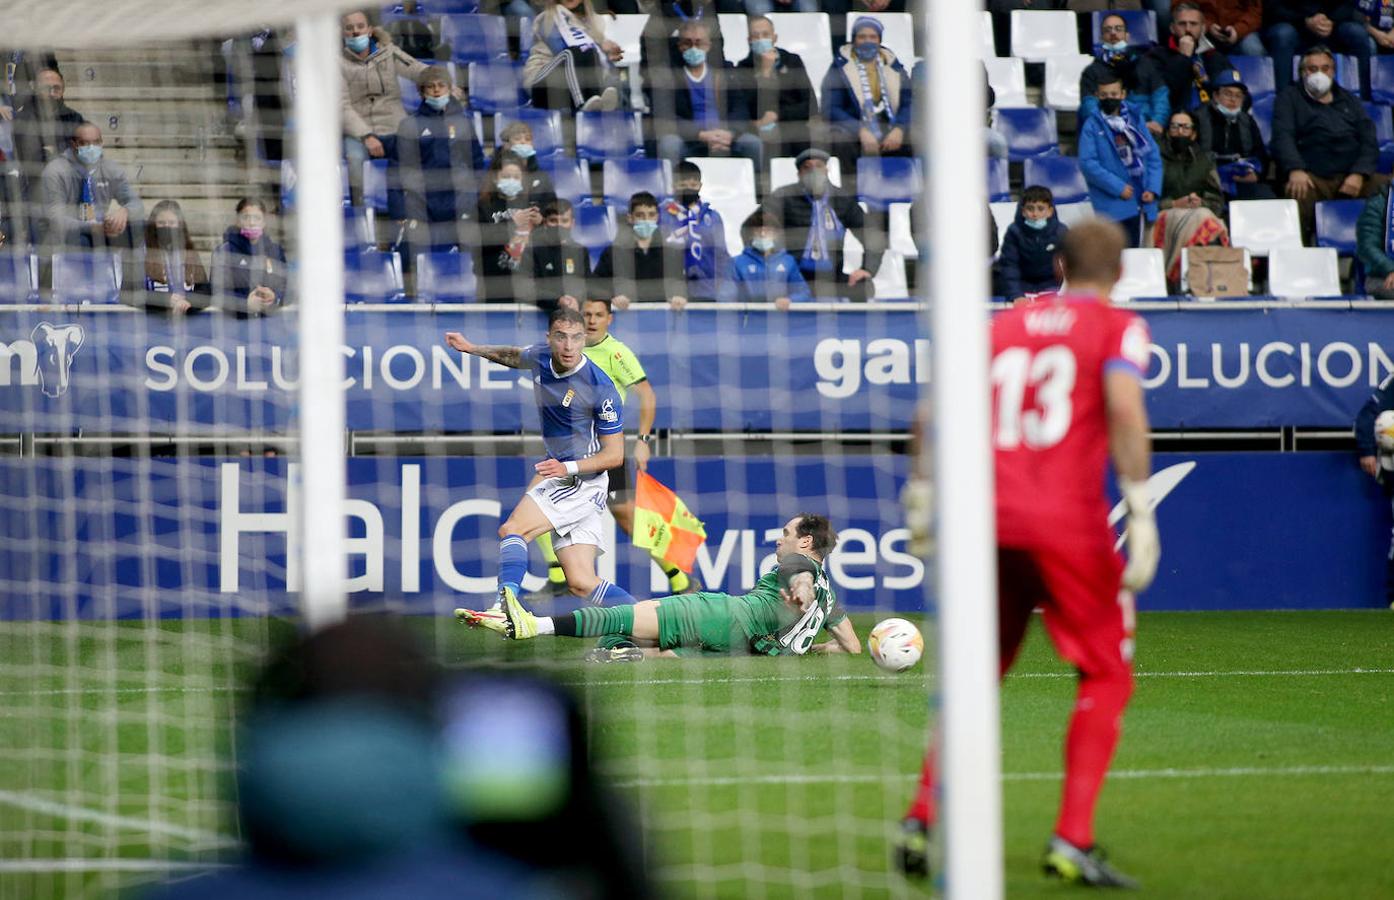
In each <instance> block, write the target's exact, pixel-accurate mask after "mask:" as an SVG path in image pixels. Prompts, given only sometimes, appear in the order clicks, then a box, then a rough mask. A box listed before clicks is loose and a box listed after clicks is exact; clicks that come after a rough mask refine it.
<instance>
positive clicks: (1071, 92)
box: [1045, 56, 1094, 112]
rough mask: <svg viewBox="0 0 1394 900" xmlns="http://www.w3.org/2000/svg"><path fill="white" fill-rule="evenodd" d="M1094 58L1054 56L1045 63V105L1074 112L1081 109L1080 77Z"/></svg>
mask: <svg viewBox="0 0 1394 900" xmlns="http://www.w3.org/2000/svg"><path fill="white" fill-rule="evenodd" d="M1093 61H1094V57H1092V56H1052V57H1050V58H1049V59H1047V60H1046V61H1045V105H1046V106H1047V107H1048V108H1050V109H1060V110H1066V111H1069V112H1074V111H1075V110H1077V109H1079V77H1080V75H1082V74H1084V70H1085V69H1087V68H1088V67H1089V64H1090V63H1091V62H1093Z"/></svg>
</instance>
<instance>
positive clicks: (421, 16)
mask: <svg viewBox="0 0 1394 900" xmlns="http://www.w3.org/2000/svg"><path fill="white" fill-rule="evenodd" d="M443 12H445V10H443V9H439V8H438V5H437V4H435V3H431V4H426V3H418V4H416V9H415V10H413V11H412V12H407V5H406V4H405V3H389V4H387V5H386V6H384V7H382V11H381V15H380V16H379V18H378V21H379V22H380V23H381V24H382V27H383V28H386V27H387V26H388V25H390V24H392V23H393V22H402V21H411V22H420V23H422V24H423V25H429V24H430V21H431V16H433V15H439V14H441V13H443ZM470 12H473V10H470Z"/></svg>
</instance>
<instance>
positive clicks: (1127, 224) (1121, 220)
mask: <svg viewBox="0 0 1394 900" xmlns="http://www.w3.org/2000/svg"><path fill="white" fill-rule="evenodd" d="M1127 96H1128V92H1127V91H1126V90H1124V88H1123V82H1122V81H1120V80H1118V79H1116V78H1115V79H1113V80H1104V81H1100V82H1099V88H1098V91H1097V92H1096V94H1095V97H1097V98H1098V101H1099V111H1098V112H1096V113H1094V114H1093V115H1092V116H1090V117H1089V118H1088V119H1085V120H1084V123H1083V124H1082V125H1080V128H1079V168H1080V172H1081V173H1083V175H1084V181H1085V183H1086V184H1087V185H1089V200H1090V202H1091V203H1092V204H1093V205H1094V212H1095V213H1096V214H1097V215H1100V216H1103V217H1104V218H1107V219H1113V220H1114V221H1115V222H1117V223H1118V224H1120V225H1122V226H1123V231H1124V232H1125V233H1126V234H1127V236H1128V245H1129V246H1130V247H1137V246H1139V245H1140V237H1141V233H1142V229H1143V227H1144V226H1145V225H1146V223H1148V222H1151V221H1154V220H1155V219H1156V218H1157V195H1158V194H1160V193H1161V191H1162V153H1161V150H1159V149H1158V147H1157V142H1156V141H1154V140H1153V139H1152V134H1151V132H1149V131H1148V129H1147V125H1146V124H1145V123H1144V122H1143V120H1142V116H1141V115H1139V113H1138V111H1137V108H1136V107H1133V106H1130V105H1129V104H1128V102H1127Z"/></svg>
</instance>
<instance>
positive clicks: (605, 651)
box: [585, 634, 644, 663]
mask: <svg viewBox="0 0 1394 900" xmlns="http://www.w3.org/2000/svg"><path fill="white" fill-rule="evenodd" d="M585 659H586V662H593V663H615V662H643V661H644V651H643V650H640V649H639V645H638V644H636V643H634V642H633V641H631V640H629V639H628V638H626V637H623V636H621V635H614V634H607V635H605V636H604V637H602V638H601V639H600V640H599V641H597V642H596V645H595V647H594V648H593V649H591V650H587V651H586V656H585Z"/></svg>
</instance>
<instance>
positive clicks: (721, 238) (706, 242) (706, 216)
mask: <svg viewBox="0 0 1394 900" xmlns="http://www.w3.org/2000/svg"><path fill="white" fill-rule="evenodd" d="M673 191H674V196H673V197H671V198H669V199H668V200H666V201H664V203H663V204H662V205H661V206H660V207H659V210H658V225H659V229H660V230H661V231H662V232H663V237H664V240H665V241H667V242H668V243H669V244H671V245H674V246H676V247H678V248H680V249H681V250H682V252H683V276H684V277H685V278H686V280H687V290H686V296H687V299H688V300H715V299H717V293H718V291H717V280H718V278H720V277H721V276H723V275H725V273H726V261H727V259H728V258H729V254H728V253H727V251H726V223H725V222H724V221H723V220H722V218H721V213H719V212H717V211H716V210H715V209H713V208H712V205H711V204H710V203H707V202H706V201H704V200H703V199H702V170H701V169H699V168H697V166H696V165H695V164H694V163H690V162H687V161H683V162H680V163H678V164H677V165H676V166H674V167H673ZM682 306H683V304H680V303H678V302H676V298H675V299H674V301H673V308H674V309H681V308H682Z"/></svg>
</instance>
